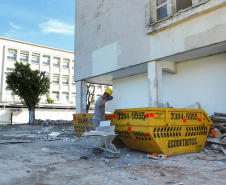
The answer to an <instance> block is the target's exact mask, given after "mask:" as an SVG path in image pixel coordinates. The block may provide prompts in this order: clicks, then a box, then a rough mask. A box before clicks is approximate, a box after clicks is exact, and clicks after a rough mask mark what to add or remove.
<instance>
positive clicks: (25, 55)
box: [0, 37, 105, 124]
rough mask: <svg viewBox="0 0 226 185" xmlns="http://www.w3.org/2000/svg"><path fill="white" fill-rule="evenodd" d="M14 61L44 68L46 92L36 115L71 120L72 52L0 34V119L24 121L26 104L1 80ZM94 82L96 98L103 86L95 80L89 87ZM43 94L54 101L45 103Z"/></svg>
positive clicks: (73, 92)
mask: <svg viewBox="0 0 226 185" xmlns="http://www.w3.org/2000/svg"><path fill="white" fill-rule="evenodd" d="M16 61H18V62H22V63H24V64H30V67H31V68H32V69H33V70H40V71H45V72H46V73H45V75H46V76H48V77H49V78H50V82H51V84H50V90H49V94H47V95H45V96H42V99H41V101H40V104H39V107H37V109H36V113H35V115H36V119H53V120H57V119H66V120H72V119H73V117H72V114H73V113H74V112H75V100H76V83H75V82H74V52H70V51H65V50H60V49H56V48H50V47H46V46H41V45H37V44H32V43H27V42H22V41H17V40H12V39H8V38H2V37H0V82H1V83H0V122H1V123H2V124H4V123H27V122H28V110H27V108H26V107H24V106H23V105H22V104H21V101H20V99H19V97H18V96H16V95H14V94H13V92H12V91H11V90H10V89H8V88H7V84H6V82H5V80H6V73H8V72H12V71H14V70H15V69H14V63H15V62H16ZM94 86H95V89H96V90H95V95H94V99H97V98H98V97H99V96H101V95H102V94H103V92H104V88H105V86H101V85H98V84H95V85H92V87H91V89H92V88H93V87H94ZM47 97H50V98H52V99H53V100H54V104H52V105H47ZM12 107H14V108H12ZM69 115H70V116H69Z"/></svg>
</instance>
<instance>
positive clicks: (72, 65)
mask: <svg viewBox="0 0 226 185" xmlns="http://www.w3.org/2000/svg"><path fill="white" fill-rule="evenodd" d="M71 68H72V69H74V60H72V64H71Z"/></svg>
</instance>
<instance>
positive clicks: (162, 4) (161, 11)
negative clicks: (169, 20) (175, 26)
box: [156, 0, 168, 20]
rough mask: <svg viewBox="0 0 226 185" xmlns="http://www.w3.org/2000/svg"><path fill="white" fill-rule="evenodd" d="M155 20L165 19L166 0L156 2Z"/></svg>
mask: <svg viewBox="0 0 226 185" xmlns="http://www.w3.org/2000/svg"><path fill="white" fill-rule="evenodd" d="M156 13H157V20H161V19H164V18H166V17H167V15H168V14H167V0H156Z"/></svg>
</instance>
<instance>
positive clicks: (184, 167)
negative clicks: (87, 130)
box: [0, 125, 226, 185]
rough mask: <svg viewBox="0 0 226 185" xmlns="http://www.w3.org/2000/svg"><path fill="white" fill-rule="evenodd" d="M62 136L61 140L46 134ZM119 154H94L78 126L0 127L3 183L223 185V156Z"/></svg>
mask: <svg viewBox="0 0 226 185" xmlns="http://www.w3.org/2000/svg"><path fill="white" fill-rule="evenodd" d="M53 132H58V133H60V135H59V136H58V137H57V138H58V139H52V140H45V139H43V138H42V136H45V135H47V134H50V133H53ZM118 150H119V151H120V156H119V157H117V158H115V159H107V158H105V157H104V155H103V154H96V155H94V154H91V155H90V156H89V157H88V159H82V158H81V157H82V156H87V155H88V154H90V153H87V150H86V148H85V147H83V146H81V145H80V143H79V138H77V137H76V136H75V134H74V130H73V126H72V125H71V126H63V125H62V126H45V127H43V126H41V125H19V126H18V125H17V126H15V125H8V126H0V184H1V185H14V184H17V185H33V184H34V185H77V184H78V185H89V184H92V185H100V184H104V185H116V184H120V185H121V184H126V185H128V184H130V185H133V184H136V185H138V184H141V185H143V184H147V185H152V184H154V185H173V184H178V185H179V184H184V185H196V184H197V185H200V184H205V185H212V184H215V185H218V184H219V185H223V184H225V182H226V175H225V172H226V165H225V164H226V160H225V155H223V154H222V153H221V152H217V151H214V152H213V151H212V150H205V152H204V151H203V152H201V153H192V154H186V155H178V156H173V157H168V158H167V159H166V160H156V159H150V158H147V153H143V152H138V151H130V150H129V149H128V148H126V147H124V148H118Z"/></svg>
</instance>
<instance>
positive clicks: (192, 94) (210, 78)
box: [113, 53, 226, 114]
mask: <svg viewBox="0 0 226 185" xmlns="http://www.w3.org/2000/svg"><path fill="white" fill-rule="evenodd" d="M224 79H226V53H223V54H218V55H214V56H210V57H205V58H201V59H197V60H191V61H186V62H181V63H177V73H176V74H170V73H166V72H163V76H162V82H163V84H162V86H163V103H167V102H169V105H170V106H172V107H173V108H185V107H187V106H189V105H191V104H193V103H195V102H199V103H200V106H201V109H204V110H205V111H206V112H207V114H213V113H214V112H222V113H226V82H224ZM113 89H118V90H120V92H121V94H122V98H121V100H120V102H119V104H118V106H117V109H124V108H139V107H148V106H149V105H148V75H147V73H145V74H139V75H134V76H130V77H126V78H121V79H117V80H114V81H113Z"/></svg>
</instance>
